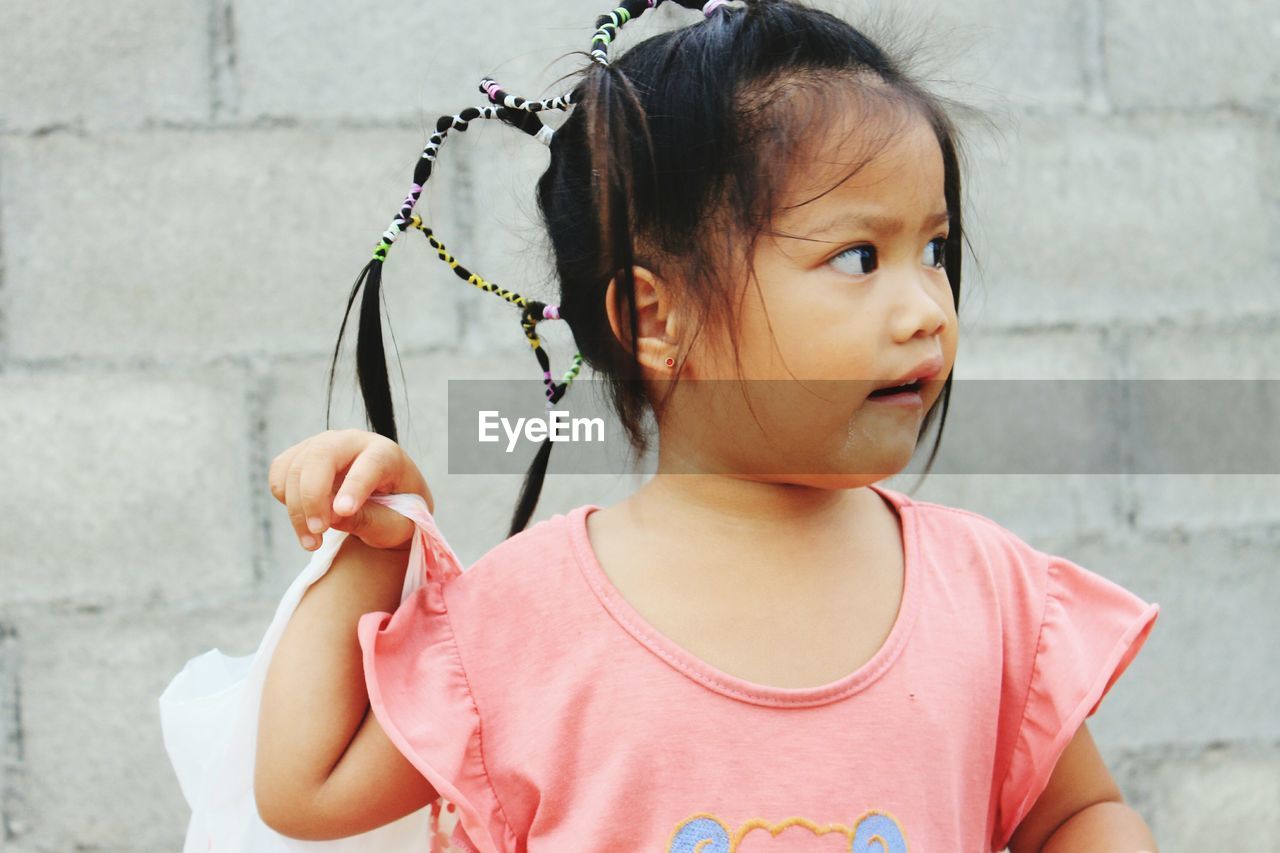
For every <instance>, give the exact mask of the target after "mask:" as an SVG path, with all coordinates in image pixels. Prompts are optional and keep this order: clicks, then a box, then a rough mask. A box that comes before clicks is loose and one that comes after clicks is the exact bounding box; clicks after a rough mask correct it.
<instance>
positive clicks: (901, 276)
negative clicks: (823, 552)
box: [646, 110, 958, 488]
mask: <svg viewBox="0 0 1280 853" xmlns="http://www.w3.org/2000/svg"><path fill="white" fill-rule="evenodd" d="M850 113H851V114H850V116H849V122H848V123H847V124H846V125H845V126H843V127H837V128H832V132H831V134H830V135H829V136H828V138H827V139H826V140H823V141H821V142H820V143H819V144H818V145H817V146H816V147H815V148H814V150H813V151H811V152H806V153H805V154H804V156H801V157H796V158H795V160H794V162H795V163H797V164H798V165H797V171H796V174H795V175H794V176H793V177H792V178H791V181H790V184H789V185H788V187H787V188H786V193H785V195H784V198H783V204H784V206H783V208H782V212H781V213H780V214H779V215H778V216H777V217H776V218H775V220H774V223H773V225H772V228H771V230H772V231H773V232H775V235H789V236H773V235H769V234H766V235H764V236H762V237H761V241H760V243H759V245H758V248H757V252H756V255H755V259H754V260H755V270H756V275H757V278H758V290H757V288H756V287H755V286H752V284H751V283H749V282H748V281H747V280H745V279H746V274H745V272H744V281H743V282H742V283H741V284H742V289H741V290H740V292H739V293H738V294H736V295H735V304H736V305H737V306H738V308H737V316H736V318H735V322H736V323H737V324H738V335H737V337H738V350H739V353H740V356H741V362H742V377H743V378H744V379H745V380H747V381H745V382H741V381H738V380H737V372H736V369H735V366H734V360H733V354H732V350H731V348H730V344H729V342H728V336H727V334H726V335H716V334H714V333H712V330H711V329H705V330H704V331H703V333H702V334H701V335H699V336H698V339H697V341H696V342H695V344H694V346H693V347H692V348H691V350H690V353H689V356H688V360H687V363H686V368H685V370H684V371H683V372H682V373H681V375H680V382H679V383H678V384H677V385H676V387H675V390H674V398H673V403H672V405H671V408H670V410H669V411H668V416H667V417H665V418H664V420H663V423H662V430H661V442H660V462H659V473H661V472H662V471H663V467H664V466H665V467H666V468H667V470H669V471H677V470H680V471H705V472H720V473H728V472H733V473H736V474H746V475H749V476H752V478H753V479H760V480H765V481H774V482H788V483H795V484H809V485H818V486H825V487H828V488H854V487H857V486H861V485H865V484H867V483H870V482H875V481H877V480H880V479H882V478H883V477H885V476H888V475H892V474H895V473H897V472H899V471H901V470H902V469H903V468H905V467H906V465H907V463H908V462H909V461H910V459H911V456H912V454H913V452H914V451H915V446H916V441H917V437H918V433H919V429H920V424H921V421H922V420H923V419H924V416H925V414H926V413H927V412H928V411H929V409H930V407H931V406H932V405H933V404H934V402H935V401H936V400H937V398H938V396H939V395H940V394H941V392H942V387H943V384H944V383H945V382H946V379H947V377H948V375H949V374H950V372H951V368H952V365H953V363H954V361H955V355H956V346H957V342H958V333H957V318H956V311H955V306H954V304H953V299H952V294H951V287H950V284H949V281H948V279H947V274H946V270H945V269H944V268H943V260H944V255H943V252H944V245H945V238H946V237H947V234H948V233H949V229H948V224H947V221H946V211H947V207H946V202H945V199H944V195H943V163H942V152H941V149H940V147H939V145H938V141H937V139H936V137H935V135H934V132H933V130H932V129H931V128H930V126H929V124H928V122H927V121H926V120H925V119H924V118H923V117H915V116H913V117H912V119H911V120H910V121H909V123H908V124H907V125H906V126H902V125H899V126H898V127H897V128H894V130H895V131H896V132H894V133H893V135H892V137H891V138H890V139H888V140H887V142H886V141H885V140H884V139H883V137H882V133H879V132H877V131H876V130H872V131H871V135H870V136H868V135H867V134H866V133H864V132H860V131H859V130H858V129H857V127H856V125H854V124H853V122H854V121H855V120H856V118H863V119H865V114H863V115H859V114H858V111H856V110H852V111H850ZM850 128H853V130H852V132H851V131H850ZM867 158H872V159H871V160H870V162H867V163H865V165H864V166H863V167H862V168H861V169H860V170H858V171H857V172H856V173H855V174H853V175H852V176H850V177H848V179H847V180H845V181H844V182H843V183H840V184H839V185H837V186H835V188H834V189H832V190H831V191H830V192H827V193H826V194H825V195H822V196H821V197H820V198H817V199H816V200H814V201H811V202H810V203H808V204H803V205H800V206H796V207H788V205H797V204H799V203H800V202H803V201H806V200H809V199H812V198H813V197H814V196H816V195H818V194H820V193H822V192H823V191H824V190H827V189H828V188H830V187H832V186H833V185H834V184H836V182H837V181H839V180H840V178H841V176H843V175H847V174H848V173H849V172H850V171H852V169H853V166H854V165H856V164H857V163H859V162H861V161H865V160H867ZM659 301H661V299H659ZM670 307H671V311H672V312H677V309H678V306H675V305H672V306H670ZM670 320H671V318H669V322H668V325H667V341H668V343H669V342H670V341H671V339H672V337H674V338H677V339H678V337H679V335H678V334H677V335H674V336H672V335H671V334H670V333H671V332H672V330H673V329H676V328H678V327H679V324H678V323H675V322H671V321H670ZM669 349H670V347H669V346H668V347H667V349H663V350H661V351H660V352H659V351H658V350H657V349H652V350H651V352H653V353H654V358H652V359H646V361H648V362H650V363H651V366H652V367H653V368H654V369H653V370H652V371H651V375H655V376H656V377H657V378H664V377H667V376H670V375H671V374H670V372H669V371H670V369H669V368H665V367H664V366H663V358H662V357H665V356H666V355H668V354H670V352H669V351H668V350H669ZM659 356H661V357H659ZM930 360H932V361H933V362H934V363H933V365H932V368H933V369H935V370H936V375H935V376H934V378H932V379H931V380H929V381H927V382H925V383H924V385H923V387H922V388H921V391H920V397H921V398H922V405H919V406H904V405H897V404H894V403H888V402H878V401H876V400H875V399H873V398H869V397H868V394H869V393H870V392H871V391H873V390H875V389H876V388H877V387H880V386H884V385H888V384H892V383H893V381H894V380H897V379H899V378H901V377H904V376H906V375H908V374H910V373H912V372H913V371H914V370H915V369H916V368H917V367H918V366H920V365H922V364H926V363H928V362H929V361H930ZM690 379H692V380H695V381H694V382H693V383H692V385H691V386H690V388H689V389H688V393H687V394H686V389H685V387H684V386H685V383H686V380H690ZM704 380H726V381H711V382H707V381H704ZM681 397H683V398H684V399H681ZM748 401H749V403H748ZM753 412H754V416H755V417H756V418H758V420H759V422H760V425H757V423H756V420H755V419H753Z"/></svg>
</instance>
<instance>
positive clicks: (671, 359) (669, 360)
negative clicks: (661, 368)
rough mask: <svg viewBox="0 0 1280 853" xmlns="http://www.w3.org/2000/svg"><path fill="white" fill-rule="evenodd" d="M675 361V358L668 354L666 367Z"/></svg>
mask: <svg viewBox="0 0 1280 853" xmlns="http://www.w3.org/2000/svg"><path fill="white" fill-rule="evenodd" d="M675 363H676V360H675V359H674V358H671V357H670V356H668V357H667V367H670V366H671V365H673V364H675Z"/></svg>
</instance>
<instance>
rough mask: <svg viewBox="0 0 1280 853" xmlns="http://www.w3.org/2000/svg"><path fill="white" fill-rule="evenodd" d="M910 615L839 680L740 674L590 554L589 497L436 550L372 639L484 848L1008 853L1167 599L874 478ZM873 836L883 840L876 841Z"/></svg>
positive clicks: (472, 835) (433, 767) (424, 750)
mask: <svg viewBox="0 0 1280 853" xmlns="http://www.w3.org/2000/svg"><path fill="white" fill-rule="evenodd" d="M871 488H873V489H874V490H875V491H876V492H878V493H879V494H880V495H881V497H883V498H884V499H885V500H887V501H889V502H890V503H891V504H892V505H893V507H894V508H895V509H896V511H897V513H898V516H899V519H900V521H901V526H902V538H903V543H902V544H903V548H904V555H905V566H906V573H905V582H904V589H903V600H902V605H901V607H900V609H899V612H898V616H897V620H896V622H895V623H894V625H893V628H892V630H891V631H890V634H889V637H888V639H887V640H886V641H885V643H884V644H883V646H882V647H881V648H880V649H879V651H877V652H876V653H875V655H874V656H873V657H872V658H871V659H870V660H869V661H867V662H866V663H865V664H864V665H863V666H861V667H859V668H858V669H857V670H856V671H855V672H852V673H850V674H848V675H846V676H844V677H843V678H840V679H839V680H837V681H834V682H831V683H830V684H825V685H822V686H819V687H806V688H780V687H774V686H767V685H761V684H754V683H752V682H749V681H745V680H743V679H741V678H736V677H734V676H732V675H729V674H727V673H725V672H721V671H719V670H717V669H716V668H715V667H713V666H711V665H709V664H708V663H706V662H704V661H702V660H700V659H699V658H697V657H695V656H693V655H692V654H690V653H689V652H687V651H685V650H684V649H683V648H681V647H680V646H677V645H676V644H675V643H673V642H672V641H671V640H669V639H668V638H667V637H665V636H664V635H663V634H661V633H659V632H658V631H657V630H656V629H654V628H653V627H652V626H650V625H649V624H648V623H647V622H646V621H645V620H644V619H643V618H642V617H641V616H640V615H639V613H638V612H637V611H636V610H635V609H634V608H632V607H631V606H630V605H629V604H628V603H627V602H626V601H625V599H623V598H622V597H621V595H619V593H618V592H617V590H616V589H615V588H614V587H613V586H612V584H611V582H610V581H609V579H608V576H607V575H606V574H605V573H604V571H603V570H602V569H601V567H600V564H599V562H598V561H597V560H596V557H595V555H594V553H593V551H592V549H591V545H590V541H589V539H588V537H587V528H586V517H587V515H588V514H589V513H591V512H593V511H595V510H597V509H599V508H600V507H598V506H596V505H594V504H586V505H583V506H579V507H576V508H574V509H572V510H569V511H568V512H566V513H563V514H557V515H555V516H553V517H551V518H549V519H547V520H544V521H542V522H539V523H538V524H536V525H534V526H532V527H530V528H528V529H526V530H524V531H523V532H521V533H519V534H518V535H516V536H514V537H512V538H511V539H508V540H507V541H505V542H503V543H502V544H500V545H498V546H497V547H495V548H493V549H492V550H490V551H489V552H488V553H486V554H485V555H484V556H483V557H481V558H480V559H479V560H478V561H476V563H475V564H474V565H473V566H472V567H471V568H469V569H468V570H466V571H465V572H463V571H462V570H461V568H460V567H459V566H458V565H457V563H456V561H454V560H452V559H442V558H441V555H440V553H439V552H436V553H435V554H434V556H435V560H434V562H431V561H430V558H429V563H428V569H429V571H428V578H427V581H426V583H425V584H424V585H423V586H422V587H421V588H419V589H418V590H416V591H415V592H414V593H413V594H412V595H411V596H410V597H409V598H407V599H405V601H404V602H403V603H402V604H401V605H400V607H399V608H398V609H397V610H396V612H395V613H394V614H388V613H381V612H375V613H366V614H364V615H363V616H362V617H361V618H360V621H359V625H358V629H357V630H358V635H359V641H360V644H361V647H362V648H363V651H364V670H365V679H366V681H367V684H368V688H369V697H370V704H371V706H372V708H373V711H374V713H375V714H376V715H377V718H378V721H379V722H380V723H381V724H382V726H383V728H384V729H385V730H386V732H387V734H388V736H389V737H390V738H391V740H392V741H393V742H394V743H395V744H396V746H397V747H398V748H399V749H400V750H401V751H402V752H403V753H404V755H405V756H406V757H407V758H408V759H409V761H411V762H412V763H413V765H414V766H415V767H417V768H418V769H419V770H420V771H421V772H422V774H423V775H424V776H425V777H426V778H427V779H428V780H430V781H431V783H432V784H433V785H434V786H435V787H436V789H437V790H438V791H439V792H440V794H441V796H442V798H443V799H444V800H446V801H448V803H449V807H450V808H456V809H457V814H458V826H457V829H456V831H455V832H454V834H453V843H454V844H455V845H456V846H457V847H459V848H461V849H463V850H467V851H472V850H475V851H481V853H498V851H532V852H533V853H543V852H544V851H548V852H549V851H555V853H564V851H570V853H575V852H576V851H599V850H609V851H615V850H617V851H663V853H666V852H667V851H673V853H695V851H697V853H729V851H734V853H757V851H768V850H775V851H788V853H807V851H824V853H828V852H829V853H836V851H846V853H848V851H852V853H863V851H871V850H875V851H876V852H877V853H880V851H886V853H900V851H916V853H920V851H938V850H947V851H952V850H955V851H979V850H987V851H991V850H1001V849H1003V848H1004V847H1005V846H1006V845H1007V844H1008V841H1009V837H1010V835H1011V834H1012V833H1013V830H1014V829H1015V828H1016V827H1017V825H1018V823H1019V822H1020V821H1021V820H1022V819H1023V817H1024V816H1025V815H1026V813H1027V811H1028V810H1029V809H1030V808H1031V806H1032V805H1033V804H1034V803H1035V801H1036V798H1037V797H1038V796H1039V795H1040V793H1041V791H1043V790H1044V787H1045V785H1046V783H1047V782H1048V778H1049V774H1050V773H1051V772H1052V770H1053V767H1054V765H1055V763H1056V761H1057V759H1058V756H1059V755H1061V753H1062V751H1063V749H1064V748H1065V747H1066V745H1067V743H1068V742H1069V741H1070V740H1071V737H1072V736H1073V735H1074V733H1075V731H1076V730H1077V728H1078V727H1079V726H1080V724H1081V723H1082V722H1084V720H1085V718H1086V717H1088V716H1090V715H1092V714H1093V713H1094V712H1095V711H1096V710H1097V709H1098V706H1099V704H1100V703H1101V701H1102V698H1103V697H1104V696H1105V695H1106V694H1107V691H1108V690H1110V688H1111V686H1112V685H1113V684H1114V683H1115V682H1116V680H1117V679H1118V678H1119V677H1120V675H1121V674H1122V673H1123V672H1124V671H1125V669H1126V667H1128V665H1129V663H1130V662H1131V661H1132V660H1133V658H1134V656H1135V655H1136V654H1137V652H1138V650H1139V649H1140V648H1141V647H1142V645H1143V643H1144V642H1145V641H1146V638H1147V636H1148V634H1149V633H1150V631H1151V628H1152V626H1153V624H1154V622H1155V619H1156V617H1157V615H1158V613H1159V605H1157V604H1150V603H1147V602H1146V601H1143V600H1142V599H1141V598H1139V597H1138V596H1136V595H1134V594H1133V593H1131V592H1129V591H1128V590H1126V589H1125V588H1123V587H1121V586H1119V585H1117V584H1115V583H1113V582H1112V581H1110V580H1107V579H1106V578H1103V577H1101V576H1099V575H1097V574H1095V573H1093V572H1090V571H1088V570H1086V569H1084V568H1082V567H1080V566H1078V565H1076V564H1075V563H1073V562H1071V561H1070V560H1067V559H1065V558H1063V557H1058V556H1053V555H1051V554H1046V553H1044V552H1041V551H1038V550H1036V549H1035V548H1032V547H1031V546H1030V545H1028V544H1026V543H1025V542H1023V541H1022V540H1021V539H1019V538H1018V537H1017V536H1016V535H1015V534H1013V533H1012V532H1010V531H1009V530H1007V529H1005V528H1003V527H1001V526H1000V525H998V524H997V523H996V522H994V521H992V520H990V519H988V518H986V517H984V516H981V515H978V514H976V513H972V512H969V511H966V510H961V509H956V508H952V507H947V506H943V505H941V504H936V503H931V502H927V501H917V500H913V499H911V498H910V497H908V496H907V495H905V494H904V493H901V492H898V491H895V490H892V489H888V488H885V487H882V486H872V487H871ZM873 842H874V844H873Z"/></svg>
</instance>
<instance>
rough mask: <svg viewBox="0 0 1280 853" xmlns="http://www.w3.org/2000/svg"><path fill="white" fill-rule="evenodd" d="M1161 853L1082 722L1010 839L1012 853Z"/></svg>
mask: <svg viewBox="0 0 1280 853" xmlns="http://www.w3.org/2000/svg"><path fill="white" fill-rule="evenodd" d="M1075 850H1097V851H1099V853H1143V851H1145V853H1158V850H1157V848H1156V840H1155V838H1154V837H1153V836H1152V835H1151V830H1150V829H1148V828H1147V825H1146V823H1144V822H1143V820H1142V818H1141V817H1140V816H1139V815H1138V813H1137V812H1135V811H1134V810H1133V809H1132V808H1130V807H1129V806H1128V805H1127V804H1125V802H1124V797H1123V796H1121V794H1120V788H1119V786H1117V785H1116V782H1115V780H1114V779H1113V778H1111V773H1110V772H1109V771H1108V770H1107V765H1106V764H1105V763H1104V762H1103V760H1102V756H1101V755H1099V754H1098V748H1097V746H1096V745H1095V744H1094V742H1093V737H1092V736H1091V735H1090V734H1089V729H1088V728H1087V727H1086V726H1085V725H1084V724H1083V723H1082V724H1081V725H1080V728H1079V729H1078V730H1077V731H1076V734H1075V737H1073V738H1072V739H1071V743H1069V744H1067V748H1066V749H1065V750H1064V751H1063V753H1062V756H1061V757H1060V758H1059V759H1058V763H1057V765H1055V767H1054V769H1053V774H1052V775H1051V776H1050V777H1049V782H1048V784H1047V785H1046V786H1045V789H1044V792H1043V793H1041V795H1040V798H1039V799H1038V800H1036V803H1035V805H1034V806H1032V808H1031V810H1030V811H1029V812H1027V815H1026V817H1025V818H1023V820H1022V823H1020V824H1018V828H1017V830H1016V831H1015V832H1014V833H1013V837H1012V838H1011V839H1009V851H1010V853H1067V851H1075Z"/></svg>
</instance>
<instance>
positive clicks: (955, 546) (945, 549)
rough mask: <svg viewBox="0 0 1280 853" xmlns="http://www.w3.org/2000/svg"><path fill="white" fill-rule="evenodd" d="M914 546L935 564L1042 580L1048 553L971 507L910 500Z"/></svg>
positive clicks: (1010, 578)
mask: <svg viewBox="0 0 1280 853" xmlns="http://www.w3.org/2000/svg"><path fill="white" fill-rule="evenodd" d="M908 506H909V507H910V510H909V511H912V512H914V513H915V531H916V534H917V540H918V541H917V543H916V545H917V547H918V548H919V549H920V550H921V552H922V553H923V554H924V555H925V556H926V557H927V558H929V559H930V561H931V562H934V563H937V562H938V561H942V562H943V563H944V564H945V565H947V566H949V567H952V568H955V567H957V566H960V565H963V566H966V567H968V568H970V569H975V570H978V571H983V572H986V573H990V575H991V577H992V579H993V580H1003V581H1004V582H1012V581H1018V580H1021V581H1022V582H1023V583H1026V582H1029V581H1034V580H1035V579H1036V578H1039V579H1040V581H1041V582H1043V579H1044V576H1045V574H1046V572H1047V569H1048V561H1049V555H1048V554H1046V553H1045V552H1043V551H1041V550H1040V549H1038V548H1036V547H1034V546H1032V545H1030V544H1029V543H1027V541H1026V540H1025V539H1023V538H1022V537H1021V536H1020V535H1018V534H1017V533H1015V532H1014V531H1012V530H1010V529H1009V528H1008V527H1005V526H1004V525H1003V524H1001V523H1000V522H998V521H996V520H995V519H992V518H989V517H988V516H985V515H982V514H980V513H977V512H973V511H972V510H967V509H961V508H960V507H954V506H947V505H945V504H940V503H935V502H933V501H922V500H915V499H912V500H911V501H910V503H909V504H908Z"/></svg>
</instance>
